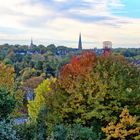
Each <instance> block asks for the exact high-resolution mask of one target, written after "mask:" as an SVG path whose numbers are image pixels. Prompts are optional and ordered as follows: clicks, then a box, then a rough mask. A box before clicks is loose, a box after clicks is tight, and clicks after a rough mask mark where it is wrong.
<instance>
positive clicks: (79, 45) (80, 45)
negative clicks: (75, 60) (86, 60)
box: [78, 33, 82, 50]
mask: <svg viewBox="0 0 140 140" xmlns="http://www.w3.org/2000/svg"><path fill="white" fill-rule="evenodd" d="M78 49H79V50H82V39H81V33H80V34H79V43H78Z"/></svg>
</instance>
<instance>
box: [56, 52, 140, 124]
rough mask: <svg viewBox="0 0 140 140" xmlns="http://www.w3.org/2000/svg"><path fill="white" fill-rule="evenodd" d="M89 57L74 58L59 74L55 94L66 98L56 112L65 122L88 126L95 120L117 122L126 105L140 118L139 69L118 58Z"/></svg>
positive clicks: (84, 55) (85, 55)
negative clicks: (58, 112) (59, 113)
mask: <svg viewBox="0 0 140 140" xmlns="http://www.w3.org/2000/svg"><path fill="white" fill-rule="evenodd" d="M92 56H93V55H92ZM91 58H94V59H91ZM91 58H90V57H89V56H88V54H83V55H82V56H80V57H76V59H75V58H74V59H73V60H72V61H71V63H70V64H67V65H65V66H64V67H63V69H62V71H61V74H60V77H59V79H58V82H59V84H58V85H57V87H58V89H57V90H56V91H54V92H57V94H58V92H60V94H63V96H64V97H65V100H64V102H63V103H60V105H61V104H62V106H61V109H60V110H59V111H60V112H61V114H62V116H63V119H64V121H66V122H68V123H73V122H77V123H83V124H86V125H90V124H91V122H92V121H93V120H94V119H99V120H100V121H102V123H104V122H108V121H111V120H117V119H118V115H119V113H120V111H121V109H122V108H123V107H124V106H125V105H127V106H128V108H129V110H130V112H131V113H133V114H136V115H138V116H139V115H140V114H139V109H140V104H139V100H140V95H139V93H140V89H139V84H140V80H139V79H140V71H139V70H138V68H136V67H134V66H131V65H130V64H129V63H127V61H126V60H125V59H124V58H122V57H120V56H119V57H117V56H108V57H104V56H101V57H98V58H96V57H91ZM81 62H85V64H84V63H81ZM86 63H87V64H86ZM80 66H81V67H80Z"/></svg>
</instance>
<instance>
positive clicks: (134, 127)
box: [102, 108, 140, 140]
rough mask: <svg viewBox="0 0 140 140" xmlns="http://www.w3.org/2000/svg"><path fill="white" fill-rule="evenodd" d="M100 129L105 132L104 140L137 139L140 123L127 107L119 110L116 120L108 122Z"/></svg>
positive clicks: (139, 136) (139, 132)
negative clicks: (118, 117) (117, 119)
mask: <svg viewBox="0 0 140 140" xmlns="http://www.w3.org/2000/svg"><path fill="white" fill-rule="evenodd" d="M102 130H103V132H105V134H106V140H112V139H120V140H128V139H131V140H134V139H137V140H138V139H139V138H140V124H139V123H138V122H137V117H136V116H131V115H130V114H129V111H128V109H127V108H124V109H123V111H122V112H121V114H120V119H119V121H118V122H110V123H109V124H108V125H107V126H106V127H105V128H102Z"/></svg>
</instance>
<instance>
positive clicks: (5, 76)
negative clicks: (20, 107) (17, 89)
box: [0, 63, 15, 89]
mask: <svg viewBox="0 0 140 140" xmlns="http://www.w3.org/2000/svg"><path fill="white" fill-rule="evenodd" d="M14 78H15V71H14V68H13V67H12V66H10V65H5V64H3V63H0V86H2V87H3V86H4V87H7V88H9V89H11V88H13V87H14Z"/></svg>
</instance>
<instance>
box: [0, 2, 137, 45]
mask: <svg viewBox="0 0 140 140" xmlns="http://www.w3.org/2000/svg"><path fill="white" fill-rule="evenodd" d="M0 18H1V19H0V44H4V43H9V44H30V40H31V38H32V39H33V41H34V44H37V45H38V44H43V45H49V44H56V45H64V46H68V47H73V48H76V47H77V46H78V37H79V33H80V32H81V34H82V42H83V48H94V47H97V48H101V47H102V42H103V41H107V40H109V41H112V43H113V47H114V48H115V47H140V0H0Z"/></svg>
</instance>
